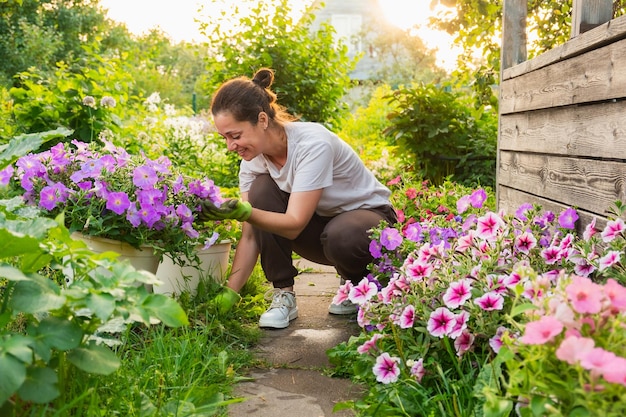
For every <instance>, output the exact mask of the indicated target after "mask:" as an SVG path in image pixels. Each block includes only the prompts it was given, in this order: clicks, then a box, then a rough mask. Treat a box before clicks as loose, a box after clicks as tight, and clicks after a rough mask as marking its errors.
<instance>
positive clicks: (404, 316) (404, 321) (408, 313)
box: [400, 304, 415, 329]
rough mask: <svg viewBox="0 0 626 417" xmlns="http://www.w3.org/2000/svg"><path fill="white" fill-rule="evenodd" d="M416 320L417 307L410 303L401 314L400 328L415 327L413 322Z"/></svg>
mask: <svg viewBox="0 0 626 417" xmlns="http://www.w3.org/2000/svg"><path fill="white" fill-rule="evenodd" d="M414 321H415V307H413V306H412V305H410V304H409V305H408V306H406V307H405V308H404V310H402V313H401V314H400V328H402V329H410V328H411V327H413V322H414Z"/></svg>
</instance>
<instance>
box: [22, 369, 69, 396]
mask: <svg viewBox="0 0 626 417" xmlns="http://www.w3.org/2000/svg"><path fill="white" fill-rule="evenodd" d="M18 393H19V394H20V397H22V399H23V400H26V401H32V402H34V403H36V404H45V403H47V402H50V401H52V400H54V399H55V398H56V397H58V396H59V389H58V388H57V374H56V373H55V372H54V370H52V369H50V368H35V367H31V368H28V373H27V377H26V381H24V384H22V386H21V387H20V389H19V391H18Z"/></svg>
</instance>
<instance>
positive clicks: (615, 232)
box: [600, 218, 626, 243]
mask: <svg viewBox="0 0 626 417" xmlns="http://www.w3.org/2000/svg"><path fill="white" fill-rule="evenodd" d="M625 230H626V224H624V220H622V219H621V218H618V219H616V220H611V221H609V222H607V224H606V227H605V228H604V230H603V231H602V233H601V234H600V236H602V241H603V242H605V243H608V242H612V241H613V240H614V239H615V238H616V237H618V236H619V235H621V234H623V233H624V231H625Z"/></svg>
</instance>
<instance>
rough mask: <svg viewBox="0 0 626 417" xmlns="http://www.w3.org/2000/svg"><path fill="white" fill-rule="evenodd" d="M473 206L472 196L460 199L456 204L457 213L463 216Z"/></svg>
mask: <svg viewBox="0 0 626 417" xmlns="http://www.w3.org/2000/svg"><path fill="white" fill-rule="evenodd" d="M470 204H471V201H470V196H469V195H464V196H463V197H461V198H459V199H458V200H457V202H456V211H457V212H458V213H459V214H463V213H465V212H466V211H467V209H468V208H469V206H470Z"/></svg>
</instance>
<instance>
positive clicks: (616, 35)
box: [501, 16, 626, 80]
mask: <svg viewBox="0 0 626 417" xmlns="http://www.w3.org/2000/svg"><path fill="white" fill-rule="evenodd" d="M624 38H626V16H620V17H618V18H616V19H613V20H611V21H609V22H608V23H604V24H602V25H600V26H598V27H596V28H594V29H591V30H590V31H588V32H585V33H583V34H581V35H579V36H577V37H575V38H574V39H570V40H569V41H568V42H566V43H564V44H563V45H559V46H556V47H554V48H553V49H551V50H549V51H546V52H544V53H543V54H541V55H539V56H537V57H535V58H533V59H530V60H528V61H524V62H522V63H521V64H518V65H515V66H513V67H511V68H507V69H505V70H504V71H503V72H502V78H501V80H508V79H511V78H515V77H518V76H520V75H522V74H526V73H528V72H531V71H535V70H538V69H540V68H543V67H546V66H548V65H552V64H554V63H556V62H559V61H563V60H566V59H569V58H572V57H574V56H577V55H580V54H583V53H585V52H587V51H589V50H592V49H595V48H598V47H600V46H604V45H608V44H610V43H613V42H617V41H619V40H621V39H624Z"/></svg>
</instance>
